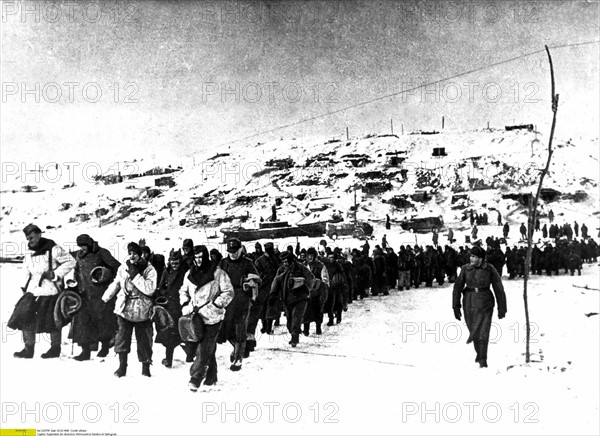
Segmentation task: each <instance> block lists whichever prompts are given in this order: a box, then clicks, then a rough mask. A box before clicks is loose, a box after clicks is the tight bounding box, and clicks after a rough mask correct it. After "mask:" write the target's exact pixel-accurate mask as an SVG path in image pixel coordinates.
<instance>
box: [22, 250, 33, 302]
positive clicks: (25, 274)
mask: <svg viewBox="0 0 600 436" xmlns="http://www.w3.org/2000/svg"><path fill="white" fill-rule="evenodd" d="M27 257H28V256H25V259H24V261H23V265H25V268H23V286H21V290H22V291H23V293H25V292H27V288H28V287H29V283H30V282H31V279H32V277H33V276H32V274H31V270H30V269H29V262H28V261H27Z"/></svg>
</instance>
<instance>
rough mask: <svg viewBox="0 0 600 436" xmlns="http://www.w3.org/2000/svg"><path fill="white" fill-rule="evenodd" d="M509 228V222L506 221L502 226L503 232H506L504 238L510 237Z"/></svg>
mask: <svg viewBox="0 0 600 436" xmlns="http://www.w3.org/2000/svg"><path fill="white" fill-rule="evenodd" d="M509 230H510V227H509V226H508V223H504V227H503V228H502V233H503V234H504V239H506V238H508V232H509Z"/></svg>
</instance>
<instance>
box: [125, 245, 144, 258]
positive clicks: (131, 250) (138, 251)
mask: <svg viewBox="0 0 600 436" xmlns="http://www.w3.org/2000/svg"><path fill="white" fill-rule="evenodd" d="M127 252H128V253H135V254H137V255H138V256H141V255H142V247H140V246H139V244H137V243H135V242H130V243H129V244H127Z"/></svg>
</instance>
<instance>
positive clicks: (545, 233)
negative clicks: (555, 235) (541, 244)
mask: <svg viewBox="0 0 600 436" xmlns="http://www.w3.org/2000/svg"><path fill="white" fill-rule="evenodd" d="M542 237H543V238H544V239H546V238H547V237H548V226H546V223H544V227H542Z"/></svg>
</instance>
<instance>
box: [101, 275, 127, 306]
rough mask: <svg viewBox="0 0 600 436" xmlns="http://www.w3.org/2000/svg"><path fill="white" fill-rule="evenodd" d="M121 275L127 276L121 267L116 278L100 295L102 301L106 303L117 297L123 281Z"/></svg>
mask: <svg viewBox="0 0 600 436" xmlns="http://www.w3.org/2000/svg"><path fill="white" fill-rule="evenodd" d="M123 274H125V275H127V271H125V269H124V268H123V267H120V268H119V270H118V271H117V277H116V278H115V279H114V280H113V282H112V283H111V284H110V285H108V288H106V291H104V294H103V295H102V301H104V302H105V303H108V301H109V300H110V299H112V298H113V297H114V296H115V295H117V293H118V292H119V291H120V290H121V281H122V280H124V279H125V278H124V277H123Z"/></svg>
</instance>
